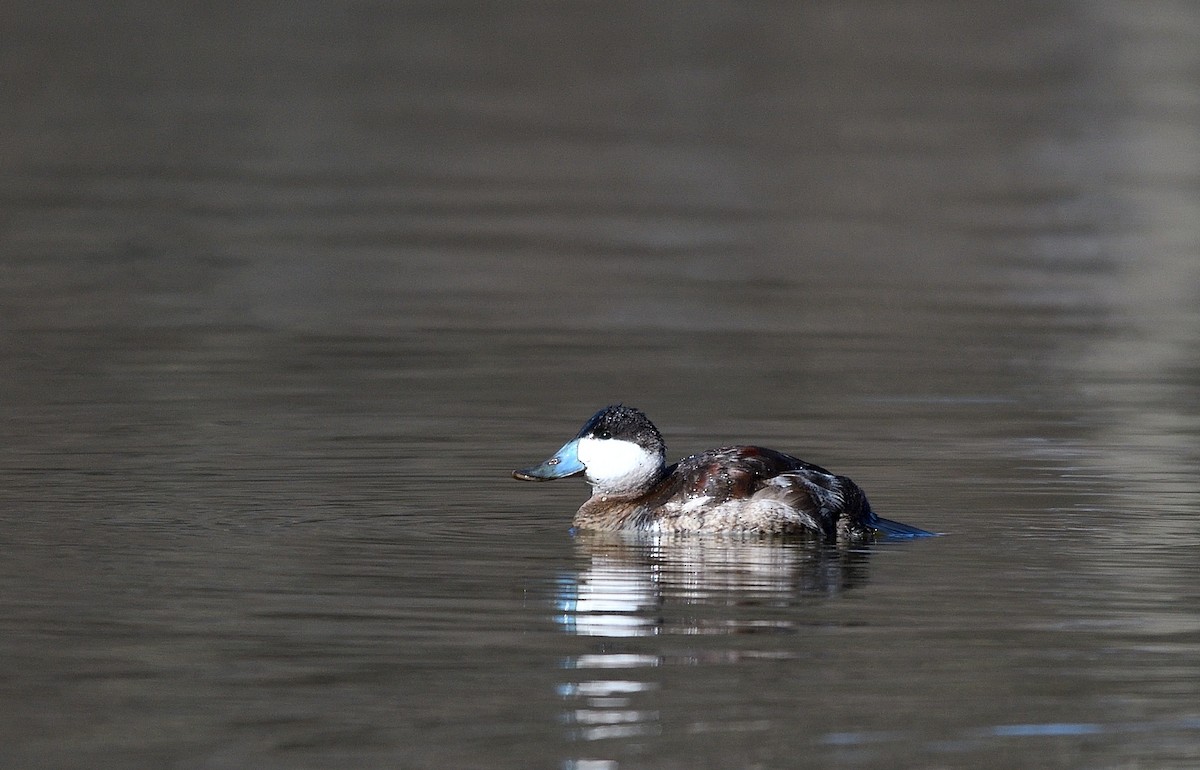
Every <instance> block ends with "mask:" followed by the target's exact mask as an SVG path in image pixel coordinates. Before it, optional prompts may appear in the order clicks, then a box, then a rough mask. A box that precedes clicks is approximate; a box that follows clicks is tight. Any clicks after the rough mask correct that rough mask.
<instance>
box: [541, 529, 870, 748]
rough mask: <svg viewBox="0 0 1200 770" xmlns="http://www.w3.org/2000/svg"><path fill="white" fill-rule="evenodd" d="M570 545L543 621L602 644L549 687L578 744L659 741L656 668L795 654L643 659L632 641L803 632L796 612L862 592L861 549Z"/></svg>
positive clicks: (623, 540) (610, 538)
mask: <svg viewBox="0 0 1200 770" xmlns="http://www.w3.org/2000/svg"><path fill="white" fill-rule="evenodd" d="M575 547H576V554H577V557H578V560H579V568H578V570H577V571H575V572H572V573H568V574H567V575H564V576H563V578H562V579H561V582H560V584H559V586H558V592H557V597H556V600H557V609H558V614H557V615H556V617H555V619H556V622H557V623H558V624H559V627H560V628H562V630H563V631H565V632H566V633H568V634H573V635H577V636H582V637H596V638H598V639H597V641H602V643H601V644H600V645H599V647H598V648H595V649H592V650H591V651H589V652H588V653H587V654H583V655H577V656H574V657H572V658H568V659H567V660H566V661H564V662H563V664H562V665H563V668H564V669H565V670H566V671H568V672H570V673H568V674H567V677H568V678H569V679H570V681H567V682H564V683H562V684H560V685H559V687H558V692H559V695H560V697H562V698H563V699H564V701H566V703H567V708H566V711H565V713H564V720H565V721H566V722H567V724H568V725H570V732H571V736H572V737H573V738H575V739H576V740H581V741H597V740H603V739H611V738H616V739H620V738H631V737H636V736H645V735H652V734H657V733H658V732H660V731H661V719H660V715H659V711H658V710H657V709H656V708H654V707H653V706H654V705H655V704H656V703H657V701H658V698H656V697H655V696H654V693H655V692H656V691H657V690H658V689H659V687H660V680H661V678H662V677H661V676H657V675H655V674H654V671H655V670H656V669H659V668H661V667H663V666H671V665H688V666H697V665H721V664H723V663H732V662H736V661H740V660H746V659H748V658H764V659H766V658H778V657H780V656H781V655H782V656H785V657H786V656H787V655H789V654H795V655H799V654H800V651H799V650H797V651H795V652H794V653H789V652H786V651H781V648H780V647H779V646H778V645H774V646H772V645H764V647H765V649H762V650H759V651H756V650H753V649H748V648H746V647H745V645H737V646H736V648H734V647H732V646H731V648H729V649H724V650H721V649H713V648H712V647H711V645H706V646H705V647H706V649H704V650H696V649H680V650H675V651H671V650H670V649H669V648H664V647H662V646H659V645H657V644H656V645H655V646H654V647H653V648H652V650H651V651H647V650H646V648H645V646H644V645H641V644H638V642H637V638H638V637H652V636H667V635H671V636H679V637H694V636H696V635H700V634H709V635H711V634H755V633H758V634H762V633H768V634H787V633H796V632H797V630H798V628H799V627H800V625H802V624H803V623H805V622H806V621H805V619H804V615H803V613H797V612H796V608H797V607H798V606H801V605H805V604H809V603H819V602H822V601H825V600H826V599H828V598H829V597H831V596H834V595H837V594H839V593H841V592H842V591H845V590H848V589H852V588H854V587H856V586H861V585H864V584H865V583H866V581H867V576H868V570H867V567H868V560H869V557H870V553H869V551H868V550H866V549H865V548H858V549H847V548H837V547H831V546H826V545H822V544H819V543H815V542H811V541H796V540H781V539H772V538H764V537H757V536H751V537H736V536H714V537H695V536H687V535H683V536H680V535H674V536H672V535H648V534H621V533H599V532H590V533H579V534H577V535H576V539H575ZM622 639H624V640H626V642H627V643H626V644H624V645H622V643H621V642H620V641H619V640H622ZM788 646H789V647H790V645H788ZM622 647H624V648H625V649H622ZM579 761H580V762H584V761H582V760H579ZM591 761H596V760H588V761H586V762H584V764H574V763H575V762H577V760H571V761H568V762H567V763H566V765H564V766H565V767H572V768H574V767H584V766H591V765H589V764H587V762H591Z"/></svg>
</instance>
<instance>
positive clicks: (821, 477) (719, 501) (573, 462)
mask: <svg viewBox="0 0 1200 770" xmlns="http://www.w3.org/2000/svg"><path fill="white" fill-rule="evenodd" d="M666 450H667V445H666V442H665V441H664V440H663V437H662V433H661V432H659V430H658V428H656V427H655V426H654V423H652V422H650V419H649V418H648V417H647V416H646V414H645V413H644V412H643V411H642V410H640V409H637V408H635V407H632V406H625V405H623V404H613V405H611V406H606V407H604V408H603V409H601V410H600V411H598V412H596V413H595V414H594V415H592V417H591V419H589V420H588V421H587V422H586V423H584V425H583V427H582V428H581V429H580V430H579V433H577V434H576V435H575V437H574V438H572V439H571V440H570V441H568V442H567V443H566V444H564V445H563V447H562V448H561V449H559V450H558V451H557V452H555V453H554V455H553V456H552V457H550V458H549V459H547V460H545V461H544V462H541V463H539V464H537V465H533V466H530V467H528V468H522V469H519V470H515V471H513V474H512V475H513V477H514V478H516V479H520V480H523V481H552V480H554V479H563V478H567V477H570V476H576V475H579V474H583V476H584V478H585V479H586V480H587V482H588V483H589V484H591V486H592V496H591V497H590V498H589V499H588V500H587V502H585V503H584V504H583V505H582V506H581V507H580V508H579V511H578V512H577V513H576V514H575V517H574V520H573V522H572V526H573V530H574V531H592V530H599V531H609V532H647V533H657V534H667V533H731V534H758V535H799V536H804V537H807V538H815V539H817V540H820V541H824V542H831V543H861V542H866V541H870V540H874V539H878V538H913V537H927V536H931V535H933V534H934V533H932V532H927V531H925V530H923V529H918V528H917V527H912V526H909V525H907V524H902V523H900V522H897V521H892V520H890V519H885V518H883V517H882V516H879V515H877V514H876V513H875V512H874V511H872V510H871V505H870V503H869V502H868V501H867V496H866V494H865V493H864V492H863V490H862V489H861V488H859V486H858V485H857V484H855V483H854V482H853V481H851V480H850V479H849V478H847V477H846V476H839V475H836V474H833V473H830V472H829V471H827V470H825V469H824V468H822V467H821V466H819V465H814V464H812V463H809V462H805V461H804V460H800V459H798V458H796V457H793V456H791V455H789V454H784V453H783V452H778V451H775V450H773V449H766V448H764V447H759V446H750V445H744V446H726V447H721V448H719V449H710V450H707V451H705V452H700V453H698V454H694V455H691V456H690V457H686V458H684V459H682V460H680V461H679V462H677V463H674V464H672V465H667V463H666Z"/></svg>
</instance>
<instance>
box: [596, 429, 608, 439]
mask: <svg viewBox="0 0 1200 770" xmlns="http://www.w3.org/2000/svg"><path fill="white" fill-rule="evenodd" d="M596 438H612V433H611V432H610V431H607V430H602V431H599V432H598V433H596Z"/></svg>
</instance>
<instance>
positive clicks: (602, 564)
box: [557, 532, 869, 637]
mask: <svg viewBox="0 0 1200 770" xmlns="http://www.w3.org/2000/svg"><path fill="white" fill-rule="evenodd" d="M576 549H577V553H578V554H579V555H580V559H581V562H582V564H583V567H582V569H580V570H579V572H577V573H574V574H571V575H568V576H566V577H565V578H564V579H563V580H562V583H561V585H560V586H559V592H558V607H559V610H560V611H561V614H560V615H558V617H557V620H558V622H559V624H560V625H561V626H562V628H563V630H565V631H567V632H569V633H572V634H578V635H580V636H605V637H631V636H651V635H655V634H662V633H679V634H700V633H742V632H755V631H762V630H763V629H765V628H773V629H775V630H787V629H791V628H793V627H794V624H795V622H796V621H795V620H794V618H791V617H789V616H787V615H780V616H772V615H771V614H770V613H768V612H761V613H755V612H752V611H746V612H736V611H728V608H736V607H744V608H747V609H748V610H749V609H750V608H754V607H758V608H763V609H764V610H765V609H766V608H786V607H791V606H795V605H797V604H802V603H806V602H812V601H814V600H819V599H821V598H825V597H829V596H832V595H835V594H838V593H840V592H842V591H844V590H847V589H850V588H854V587H856V586H859V585H863V584H864V583H865V582H866V580H867V566H868V565H867V561H868V558H869V551H867V550H866V549H864V548H857V549H846V548H837V547H831V546H825V545H820V544H816V543H813V542H807V541H789V540H781V539H772V538H764V537H733V536H714V537H694V536H687V535H674V536H672V535H632V534H625V535H622V534H613V533H596V532H589V533H580V534H578V535H577V536H576ZM706 607H707V608H709V609H712V610H714V611H711V612H703V611H702V612H696V611H695V610H697V609H700V610H703V609H704V608H706ZM716 608H726V610H725V611H716ZM682 609H686V610H688V611H687V612H684V613H683V614H680V612H679V611H680V610H682Z"/></svg>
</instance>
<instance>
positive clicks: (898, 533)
mask: <svg viewBox="0 0 1200 770" xmlns="http://www.w3.org/2000/svg"><path fill="white" fill-rule="evenodd" d="M871 526H872V527H874V528H875V529H876V530H877V531H879V532H880V533H882V534H883V535H884V536H886V537H894V538H905V537H937V533H936V532H928V531H926V530H923V529H920V528H918V527H910V526H909V525H907V524H901V523H900V522H898V521H892V520H891V519H885V518H883V517H882V516H876V517H875V520H874V521H872V522H871Z"/></svg>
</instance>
